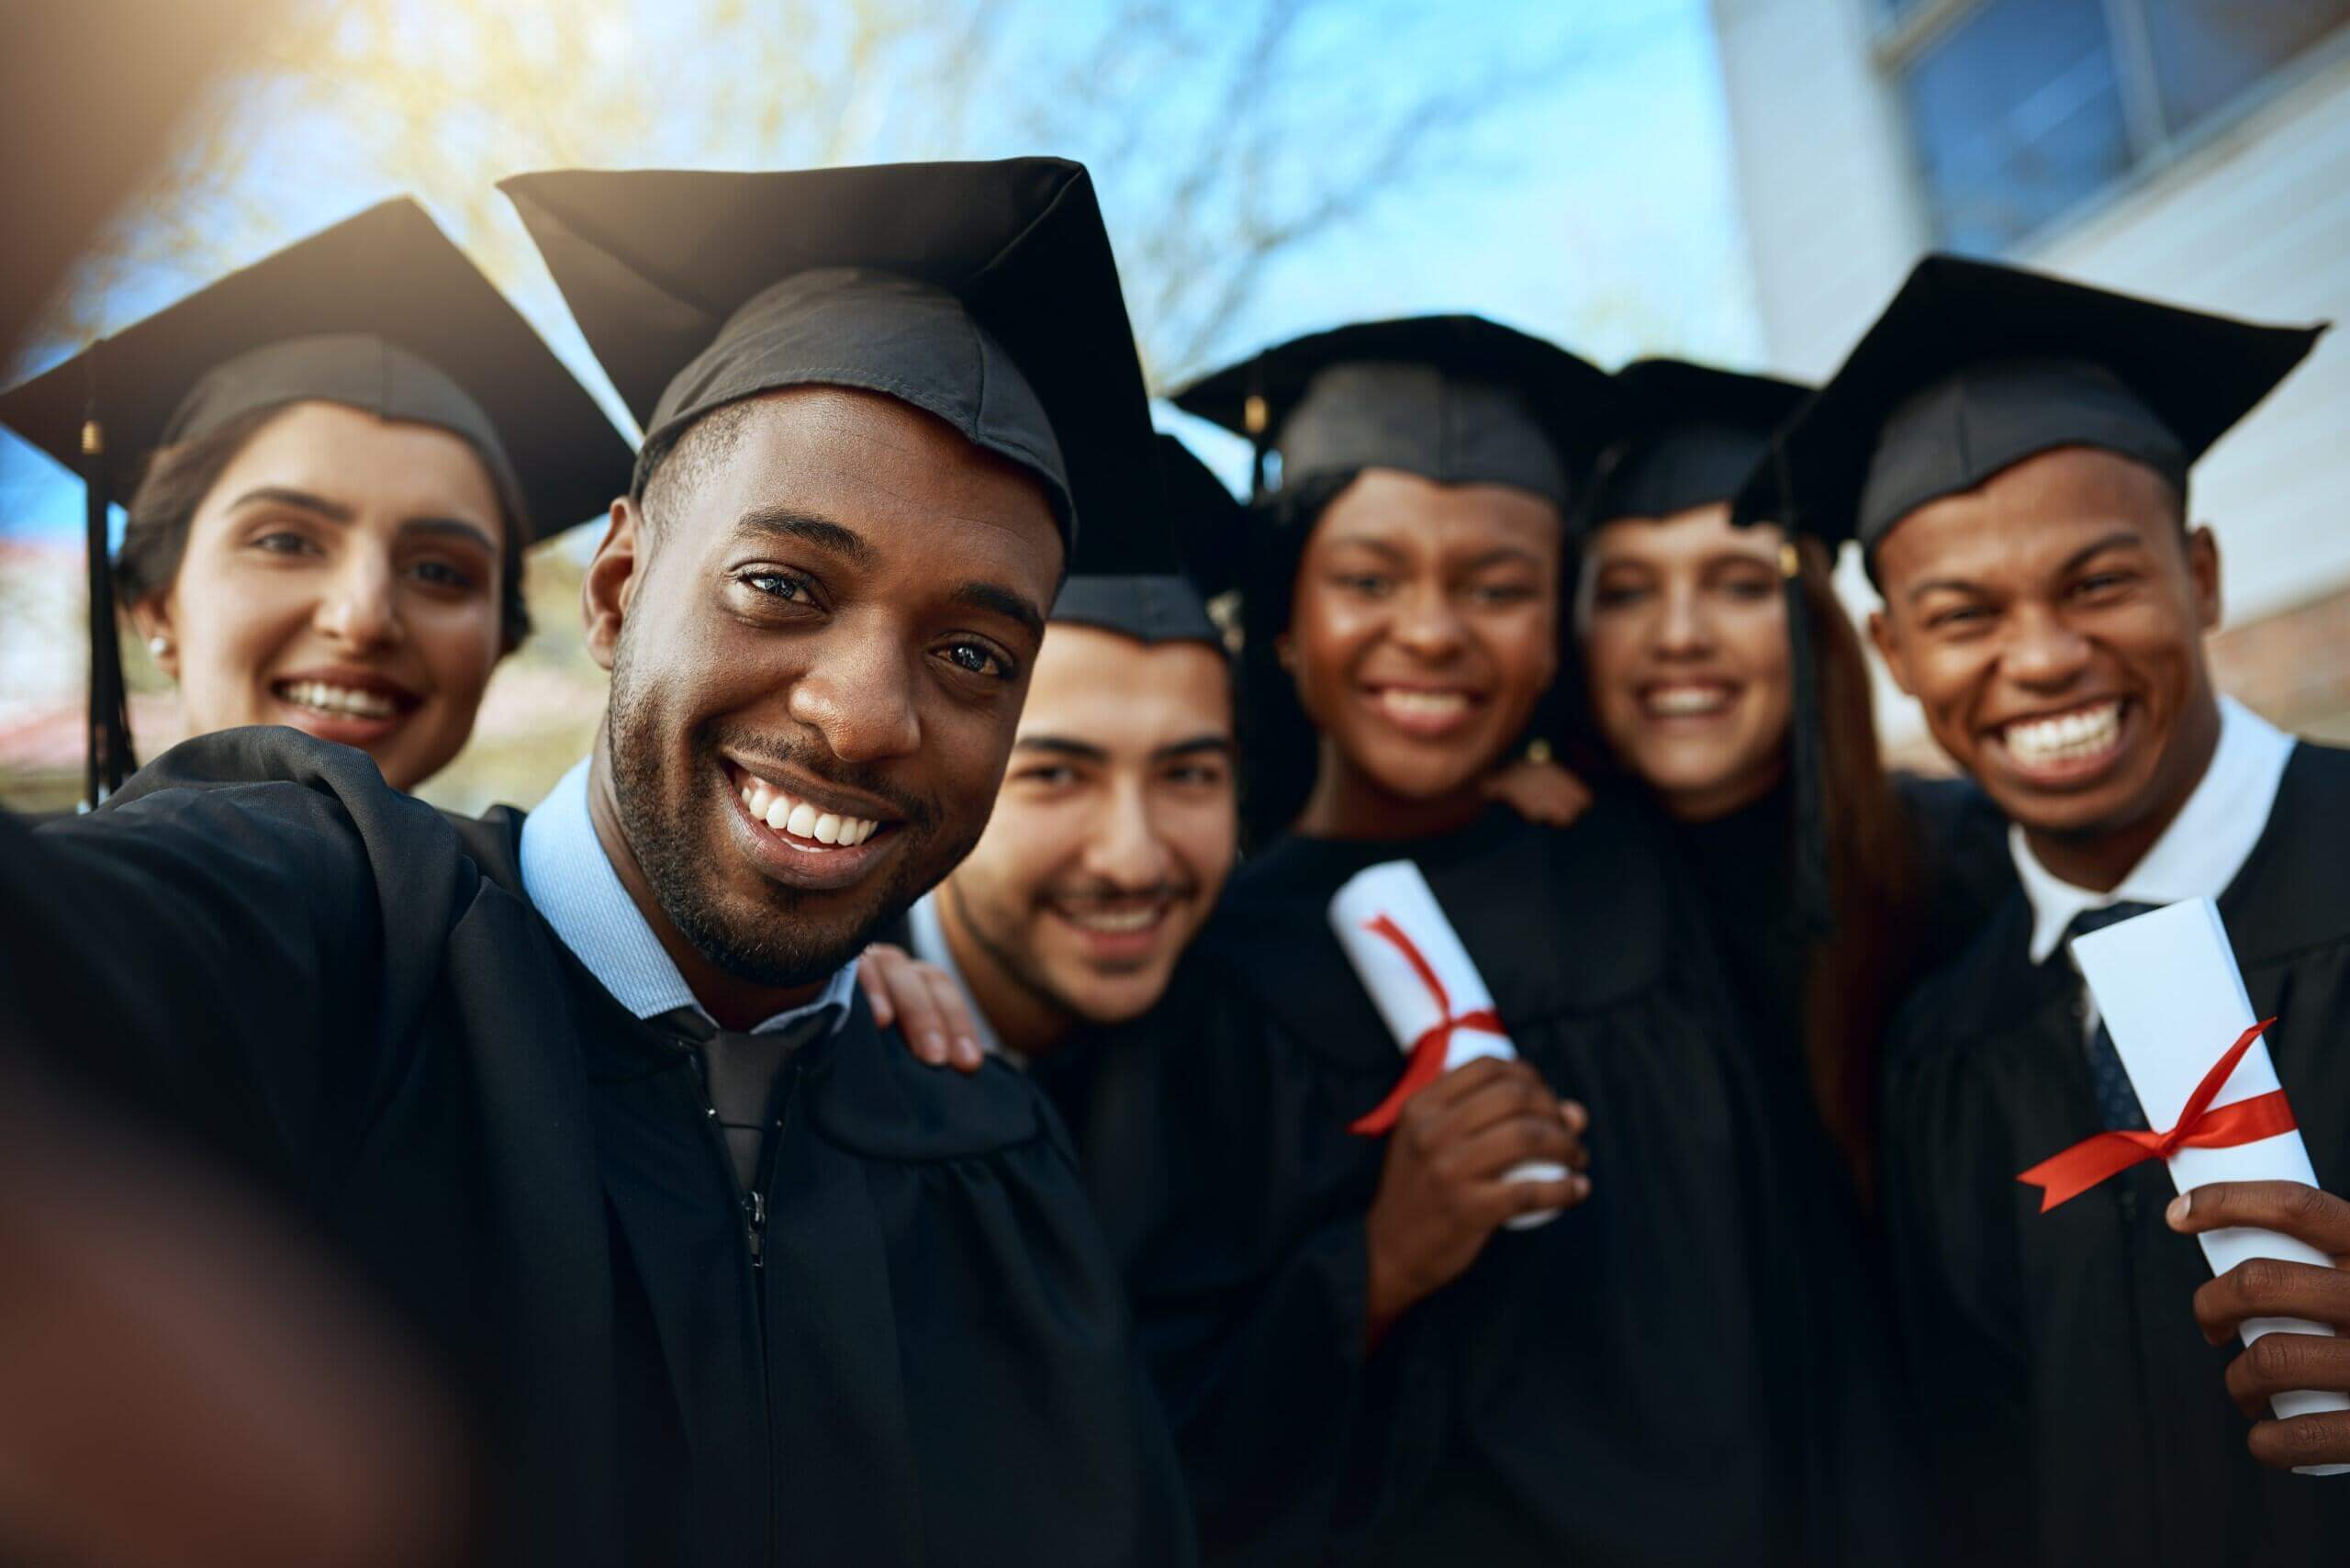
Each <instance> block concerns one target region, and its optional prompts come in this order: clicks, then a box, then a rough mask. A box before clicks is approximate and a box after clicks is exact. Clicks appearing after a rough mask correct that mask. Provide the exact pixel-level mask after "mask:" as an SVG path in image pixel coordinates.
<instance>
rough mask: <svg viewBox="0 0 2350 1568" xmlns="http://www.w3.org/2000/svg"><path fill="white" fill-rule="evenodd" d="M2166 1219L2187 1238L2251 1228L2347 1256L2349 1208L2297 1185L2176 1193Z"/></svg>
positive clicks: (2220, 1186) (2223, 1186)
mask: <svg viewBox="0 0 2350 1568" xmlns="http://www.w3.org/2000/svg"><path fill="white" fill-rule="evenodd" d="M2168 1218H2169V1220H2170V1227H2171V1228H2172V1229H2173V1230H2176V1231H2180V1232H2183V1233H2185V1234H2187V1235H2189V1236H2192V1235H2195V1234H2197V1233H2199V1232H2201V1231H2206V1230H2219V1229H2222V1228H2224V1227H2226V1226H2239V1225H2241V1226H2253V1227H2254V1228H2255V1229H2259V1230H2275V1231H2281V1232H2283V1233H2284V1234H2285V1235H2287V1236H2290V1237H2294V1238H2298V1239H2300V1240H2302V1241H2306V1242H2308V1243H2309V1244H2310V1245H2311V1246H2312V1247H2314V1248H2316V1249H2318V1250H2319V1251H2321V1252H2323V1253H2324V1254H2325V1255H2326V1256H2327V1257H2329V1258H2341V1257H2344V1256H2350V1203H2344V1201H2343V1200H2342V1199H2340V1198H2337V1197H2335V1196H2334V1195H2333V1193H2323V1192H2320V1191H2319V1190H2318V1189H2317V1188H2315V1187H2309V1186H2304V1185H2302V1184H2301V1183H2300V1182H2212V1183H2211V1184H2210V1185H2209V1186H2204V1187H2198V1188H2196V1189H2195V1190H2194V1191H2193V1192H2191V1193H2180V1194H2179V1195H2178V1197H2177V1199H2175V1200H2174V1201H2173V1202H2172V1204H2171V1205H2170V1208H2169V1210H2168Z"/></svg>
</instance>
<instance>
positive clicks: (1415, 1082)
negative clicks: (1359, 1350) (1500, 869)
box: [1330, 860, 1591, 1343]
mask: <svg viewBox="0 0 2350 1568" xmlns="http://www.w3.org/2000/svg"><path fill="white" fill-rule="evenodd" d="M1330 926H1331V930H1332V931H1333V932H1334V933H1335V934H1336V935H1337V938H1338V944H1339V946H1341V947H1343V948H1345V949H1346V954H1347V958H1348V960H1349V961H1350V962H1351V963H1352V964H1353V965H1354V969H1355V973H1356V974H1357V975H1358V976H1360V978H1361V980H1362V982H1363V989H1364V990H1365V991H1368V992H1370V994H1371V1002H1372V1004H1373V1005H1374V1006H1376V1007H1377V1008H1378V1009H1379V1014H1380V1016H1381V1017H1382V1019H1383V1020H1385V1022H1386V1024H1387V1026H1388V1029H1389V1031H1390V1032H1391V1033H1392V1034H1393V1036H1394V1038H1395V1043H1396V1045H1397V1047H1400V1048H1401V1049H1402V1050H1403V1052H1404V1067H1403V1070H1402V1073H1401V1074H1400V1076H1399V1077H1398V1079H1397V1081H1396V1084H1395V1087H1394V1089H1393V1090H1392V1091H1391V1092H1389V1094H1388V1095H1387V1097H1386V1099H1385V1100H1383V1101H1382V1103H1380V1104H1379V1105H1378V1106H1376V1107H1374V1108H1373V1109H1372V1110H1371V1111H1370V1112H1369V1113H1367V1114H1364V1115H1363V1116H1362V1117H1361V1118H1360V1119H1359V1120H1358V1121H1357V1122H1356V1123H1355V1124H1354V1130H1355V1131H1356V1132H1358V1133H1360V1134H1364V1135H1366V1136H1376V1135H1379V1134H1385V1135H1387V1137H1388V1145H1387V1156H1386V1160H1385V1163H1384V1164H1383V1166H1382V1168H1381V1170H1380V1178H1379V1191H1378V1193H1377V1194H1376V1195H1375V1196H1374V1197H1373V1198H1372V1200H1371V1214H1370V1216H1369V1218H1368V1219H1367V1220H1366V1222H1365V1226H1366V1229H1365V1245H1366V1248H1367V1250H1368V1252H1369V1254H1370V1275H1371V1278H1370V1294H1369V1298H1368V1311H1367V1315H1366V1316H1368V1318H1369V1329H1370V1338H1371V1340H1372V1341H1373V1342H1374V1343H1375V1342H1377V1340H1378V1338H1380V1336H1381V1335H1382V1334H1383V1333H1384V1332H1385V1331H1386V1329H1387V1328H1388V1327H1389V1326H1390V1325H1392V1324H1393V1322H1394V1320H1395V1319H1396V1318H1397V1317H1399V1316H1402V1315H1403V1314H1404V1311H1405V1310H1406V1309H1408V1308H1409V1307H1410V1306H1411V1305H1412V1304H1413V1303H1415V1302H1416V1301H1419V1300H1420V1299H1421V1298H1422V1297H1424V1296H1427V1295H1428V1294H1431V1293H1433V1292H1434V1291H1436V1290H1438V1289H1439V1288H1440V1287H1442V1286H1444V1285H1446V1284H1448V1283H1449V1282H1451V1281H1453V1280H1454V1279H1457V1278H1458V1277H1460V1273H1461V1272H1462V1271H1464V1270H1466V1269H1467V1268H1468V1267H1469V1265H1470V1264H1471V1263H1472V1262H1474V1261H1475V1260H1476V1258H1477V1254H1478V1253H1479V1252H1480V1251H1482V1250H1483V1248H1484V1245H1485V1242H1486V1240H1487V1238H1490V1237H1491V1236H1492V1235H1493V1233H1494V1230H1495V1229H1497V1228H1499V1227H1500V1226H1505V1225H1506V1226H1510V1227H1511V1228H1513V1229H1525V1228H1527V1227H1528V1226H1536V1225H1540V1224H1542V1223H1544V1222H1545V1221H1547V1220H1550V1219H1552V1218H1555V1217H1556V1216H1557V1215H1558V1213H1559V1211H1560V1210H1561V1209H1563V1208H1566V1207H1568V1206H1570V1205H1571V1204H1577V1203H1580V1202H1582V1201H1583V1197H1584V1196H1585V1195H1586V1194H1588V1193H1590V1191H1591V1179H1590V1178H1589V1177H1588V1176H1585V1175H1583V1174H1581V1172H1582V1171H1583V1170H1584V1169H1585V1168H1586V1167H1587V1166H1588V1165H1589V1164H1590V1156H1589V1154H1588V1153H1587V1152H1586V1151H1585V1150H1584V1148H1583V1127H1584V1126H1585V1125H1586V1122H1587V1120H1588V1118H1587V1116H1586V1114H1585V1113H1584V1111H1583V1107H1582V1106H1581V1105H1578V1104H1576V1103H1573V1102H1572V1101H1562V1100H1561V1099H1559V1098H1558V1096H1556V1095H1555V1094H1553V1093H1551V1092H1550V1086H1549V1085H1548V1084H1546V1083H1544V1082H1543V1081H1542V1077H1541V1075H1540V1074H1539V1073H1538V1072H1536V1071H1535V1070H1533V1069H1532V1068H1529V1067H1527V1065H1526V1064H1525V1063H1524V1062H1521V1061H1519V1060H1518V1059H1517V1051H1516V1047H1513V1046H1512V1045H1511V1044H1510V1040H1509V1036H1508V1035H1507V1034H1506V1033H1505V1031H1504V1029H1503V1027H1502V1021H1501V1017H1500V1015H1499V1014H1498V1013H1496V1012H1495V1010H1494V999H1493V992H1492V991H1490V990H1488V989H1487V987H1486V985H1485V981H1484V978H1483V976H1482V975H1480V974H1478V972H1477V969H1476V965H1475V964H1474V963H1473V962H1472V961H1471V959H1470V957H1469V953H1468V949H1467V948H1465V947H1464V946H1461V942H1460V935H1459V934H1458V933H1456V932H1455V931H1454V930H1453V929H1452V924H1451V922H1450V921H1449V920H1447V919H1446V918H1445V914H1444V910H1443V908H1442V906H1440V905H1439V904H1438V902H1437V901H1436V894H1435V893H1434V892H1433V891H1432V890H1430V889H1429V887H1428V885H1427V879H1426V878H1425V877H1423V876H1422V875H1421V874H1420V868H1418V867H1417V866H1416V865H1414V864H1413V863H1412V862H1410V861H1408V860H1394V861H1389V862H1387V863H1385V864H1383V865H1379V866H1372V867H1370V868H1367V869H1365V870H1363V871H1360V872H1359V873H1357V874H1356V875H1355V876H1354V877H1353V878H1352V879H1349V880H1348V882H1347V884H1346V885H1345V886H1344V887H1342V888H1340V889H1339V890H1337V893H1336V894H1335V895H1334V896H1333V897H1332V898H1331V900H1330Z"/></svg>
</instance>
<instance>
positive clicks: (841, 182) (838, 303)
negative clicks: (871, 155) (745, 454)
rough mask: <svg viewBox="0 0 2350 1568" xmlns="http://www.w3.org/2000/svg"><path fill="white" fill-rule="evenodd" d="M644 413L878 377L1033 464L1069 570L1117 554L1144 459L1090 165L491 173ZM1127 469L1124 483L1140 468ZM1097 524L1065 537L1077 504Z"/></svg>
mask: <svg viewBox="0 0 2350 1568" xmlns="http://www.w3.org/2000/svg"><path fill="white" fill-rule="evenodd" d="M498 188H499V189H501V190H503V191H505V192H506V194H507V195H508V196H510V197H511V198H512V199H513V202H514V206H515V207H516V209H517V210H518V211H520V214H521V215H522V221H523V223H524V225H525V226H526V227H527V228H528V229H529V230H530V231H531V238H532V240H533V241H536V242H537V244H538V247H539V250H540V252H541V253H542V254H543V255H544V256H545V258H546V263H547V267H548V270H549V271H551V272H553V273H554V280H555V284H556V286H558V287H560V288H561V289H562V290H563V295H564V298H565V300H566V301H568V302H569V304H570V306H571V311H572V314H573V316H575V317H576V319H578V322H579V326H580V330H582V331H584V332H585V333H586V334H587V337H588V346H589V347H590V348H592V349H593V350H594V351H595V353H596V357H597V358H598V359H599V360H600V361H601V362H602V363H603V365H604V368H605V370H606V372H607V373H608V374H610V376H611V378H612V383H613V385H614V386H618V387H619V388H620V392H621V397H622V398H624V399H626V400H627V403H628V406H629V409H631V411H632V412H633V413H634V414H635V415H636V417H637V420H639V422H640V423H642V424H643V427H644V450H643V456H642V457H641V458H640V461H639V465H638V470H637V482H638V484H639V486H640V487H641V486H642V485H643V481H644V480H645V479H646V478H647V477H648V476H649V475H650V472H651V467H652V465H655V464H657V462H658V461H659V458H660V455H661V454H662V453H663V452H664V451H665V450H666V448H667V446H668V445H669V444H671V443H672V442H674V441H675V439H676V437H677V435H678V434H679V433H680V432H682V431H684V430H685V428H686V427H687V426H688V425H690V424H691V423H693V421H694V420H698V419H699V418H700V417H701V416H703V415H704V414H707V413H709V412H710V411H711V410H712V409H717V408H720V407H722V406H724V405H725V404H728V403H732V402H735V401H737V400H739V399H741V398H748V397H751V396H754V395H755V394H757V393H760V392H767V391H774V390H776V389H778V388H781V387H786V386H820V385H821V386H853V387H859V388H862V389H865V390H867V391H872V392H879V393H884V394H886V395H888V396H890V397H892V398H899V399H901V400H902V401H904V402H907V403H910V404H912V406H914V407H915V408H918V409H923V410H925V411H927V412H929V413H931V414H933V415H934V416H936V417H937V418H939V419H941V420H945V421H946V423H948V424H950V425H952V426H953V427H954V428H955V429H956V430H957V431H958V432H960V433H961V434H962V435H963V437H964V438H965V439H966V440H968V441H969V442H972V444H974V445H976V446H979V447H981V448H983V449H985V450H987V451H990V452H993V453H996V454H999V455H1001V456H1003V457H1006V458H1009V459H1010V460H1012V461H1013V462H1015V463H1018V464H1020V465H1022V466H1024V467H1025V468H1027V469H1028V470H1029V471H1030V472H1032V473H1034V474H1035V475H1036V476H1037V477H1038V478H1040V479H1041V480H1043V481H1044V483H1045V486H1046V489H1047V491H1048V492H1050V494H1051V496H1052V498H1053V500H1054V504H1055V508H1056V510H1057V513H1058V515H1059V516H1060V518H1061V520H1062V522H1063V527H1064V532H1065V537H1067V538H1069V540H1070V541H1071V562H1072V569H1076V570H1087V571H1121V570H1125V569H1128V567H1129V565H1130V563H1129V561H1128V560H1127V559H1126V558H1125V557H1126V554H1127V552H1126V550H1125V539H1126V537H1127V535H1128V533H1129V532H1131V530H1130V528H1129V527H1128V526H1127V525H1126V524H1125V522H1123V521H1121V520H1122V519H1130V518H1136V517H1139V516H1142V515H1145V514H1147V512H1148V511H1149V504H1150V499H1149V496H1148V493H1147V492H1148V491H1149V490H1150V488H1151V487H1153V485H1154V483H1155V475H1156V472H1157V468H1156V465H1155V464H1154V463H1153V462H1152V458H1151V453H1150V444H1149V443H1150V435H1151V431H1150V413H1149V406H1148V401H1147V397H1146V395H1145V392H1144V389H1143V379H1142V367H1141V364H1140V362H1139V361H1138V359H1137V358H1136V353H1135V346H1134V332H1133V329H1132V327H1131V326H1130V325H1129V324H1128V322H1127V319H1126V308H1125V297H1124V296H1123V295H1122V294H1121V293H1120V291H1119V286H1118V273H1117V267H1116V264H1115V263H1114V262H1113V259H1112V256H1111V253H1110V239H1109V235H1108V233H1107V232H1106V231H1105V230H1103V228H1102V212H1101V207H1100V206H1099V204H1098V203H1097V202H1096V201H1095V199H1094V195H1093V182H1092V179H1091V176H1090V175H1088V174H1086V172H1085V169H1084V168H1083V166H1082V165H1080V164H1077V163H1072V162H1066V161H1064V160H1062V159H1057V158H1015V159H1007V160H1004V161H1002V162H993V163H896V164H881V165H877V166H874V167H870V168H859V169H814V170H805V171H789V172H778V173H767V174H707V173H691V172H677V171H667V170H642V171H632V172H623V173H596V172H589V171H578V170H574V171H566V172H560V173H554V174H523V175H518V176H517V177H515V178H513V179H509V180H505V181H501V182H500V183H499V187H498ZM1138 487H1139V488H1138ZM1080 514H1083V515H1085V516H1087V517H1089V518H1091V520H1092V521H1093V523H1094V527H1093V529H1092V530H1091V531H1090V532H1089V533H1088V535H1087V541H1086V543H1085V544H1084V546H1083V547H1082V548H1081V549H1080V547H1078V546H1077V545H1076V544H1075V539H1076V536H1077V532H1078V530H1077V527H1076V520H1077V518H1078V516H1079V515H1080Z"/></svg>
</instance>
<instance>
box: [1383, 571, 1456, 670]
mask: <svg viewBox="0 0 2350 1568" xmlns="http://www.w3.org/2000/svg"><path fill="white" fill-rule="evenodd" d="M1389 635H1390V636H1392V637H1393V639H1394V640H1395V641H1396V642H1397V643H1398V644H1401V645H1402V646H1403V647H1404V649H1406V650H1407V651H1409V652H1410V653H1412V654H1414V655H1416V656H1417V657H1419V658H1420V659H1422V660H1424V661H1425V662H1427V663H1429V664H1440V663H1442V662H1443V661H1444V660H1446V659H1449V658H1450V657H1451V656H1452V655H1455V654H1457V653H1459V652H1460V647H1461V644H1462V642H1463V633H1462V630H1461V625H1460V611H1459V610H1458V609H1457V608H1456V607H1455V606H1454V604H1453V602H1452V596H1451V595H1449V594H1448V593H1446V592H1445V590H1444V585H1443V584H1442V583H1441V582H1433V581H1432V582H1424V583H1417V584H1415V585H1413V586H1412V587H1411V588H1407V589H1405V590H1404V593H1403V594H1401V595H1400V596H1399V601H1398V603H1397V605H1396V608H1395V619H1394V621H1393V622H1392V623H1391V627H1390V631H1389Z"/></svg>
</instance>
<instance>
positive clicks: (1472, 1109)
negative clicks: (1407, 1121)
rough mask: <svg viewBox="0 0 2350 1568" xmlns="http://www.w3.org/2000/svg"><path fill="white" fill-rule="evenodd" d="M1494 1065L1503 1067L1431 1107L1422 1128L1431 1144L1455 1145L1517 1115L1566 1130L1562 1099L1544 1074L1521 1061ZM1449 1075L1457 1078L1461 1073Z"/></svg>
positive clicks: (1495, 1063)
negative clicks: (1562, 1116)
mask: <svg viewBox="0 0 2350 1568" xmlns="http://www.w3.org/2000/svg"><path fill="white" fill-rule="evenodd" d="M1484 1065H1486V1064H1485V1063H1483V1062H1472V1063H1471V1064H1470V1067H1483V1066H1484ZM1492 1065H1493V1066H1494V1067H1495V1068H1496V1069H1498V1071H1495V1072H1492V1073H1488V1074H1485V1075H1483V1077H1482V1078H1481V1079H1480V1081H1478V1082H1477V1083H1476V1084H1475V1085H1473V1086H1472V1088H1471V1089H1470V1090H1469V1091H1468V1092H1466V1093H1463V1094H1459V1095H1456V1096H1454V1097H1453V1098H1452V1099H1451V1100H1450V1102H1449V1103H1439V1104H1438V1106H1437V1107H1435V1108H1434V1109H1432V1111H1431V1113H1430V1114H1429V1116H1428V1118H1427V1122H1426V1123H1425V1124H1424V1125H1423V1126H1422V1127H1421V1128H1420V1129H1419V1130H1420V1131H1421V1132H1422V1133H1423V1135H1424V1136H1427V1137H1428V1138H1429V1139H1430V1141H1431V1146H1432V1147H1433V1146H1442V1147H1445V1148H1451V1147H1455V1146H1457V1145H1459V1144H1460V1143H1461V1142H1463V1141H1464V1140H1466V1139H1468V1138H1470V1137H1474V1136H1475V1135H1476V1134H1478V1133H1481V1132H1483V1131H1484V1130H1485V1129H1486V1128H1487V1127H1491V1126H1496V1125H1497V1124H1499V1123H1502V1122H1505V1121H1508V1120H1510V1119H1511V1118H1512V1117H1516V1116H1528V1117H1532V1118H1534V1119H1536V1120H1538V1121H1539V1122H1541V1123H1543V1124H1544V1125H1545V1126H1547V1127H1548V1128H1550V1130H1552V1131H1554V1132H1564V1131H1565V1124H1564V1123H1563V1122H1562V1121H1561V1119H1560V1116H1559V1098H1558V1096H1557V1095H1555V1094H1553V1093H1551V1092H1550V1085H1549V1084H1547V1083H1544V1082H1543V1081H1542V1076H1541V1074H1539V1073H1538V1072H1536V1071H1535V1070H1533V1069H1532V1068H1530V1067H1528V1066H1527V1065H1526V1064H1525V1063H1524V1062H1519V1061H1499V1062H1494V1063H1493V1064H1492ZM1468 1070H1469V1068H1462V1069H1461V1070H1460V1071H1461V1072H1467V1071H1468ZM1446 1076H1447V1077H1457V1076H1459V1074H1457V1073H1454V1074H1447V1075H1446ZM1420 1097H1421V1098H1424V1097H1425V1096H1424V1095H1423V1096H1420ZM1406 1108H1407V1109H1408V1107H1406Z"/></svg>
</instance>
